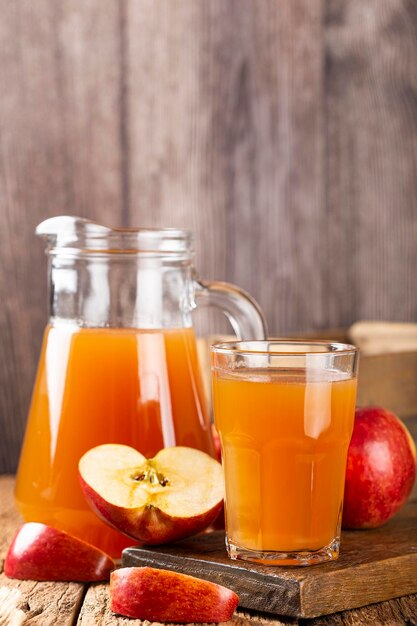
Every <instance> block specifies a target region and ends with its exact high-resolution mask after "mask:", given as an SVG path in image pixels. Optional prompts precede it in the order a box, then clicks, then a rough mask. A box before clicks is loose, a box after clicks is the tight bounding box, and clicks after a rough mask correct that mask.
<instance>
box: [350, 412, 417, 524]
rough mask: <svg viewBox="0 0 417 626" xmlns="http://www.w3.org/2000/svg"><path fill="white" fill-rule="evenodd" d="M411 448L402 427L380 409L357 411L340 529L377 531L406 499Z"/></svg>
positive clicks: (411, 477) (413, 457) (413, 465)
mask: <svg viewBox="0 0 417 626" xmlns="http://www.w3.org/2000/svg"><path fill="white" fill-rule="evenodd" d="M415 477H416V447H415V444H414V442H413V439H412V437H411V435H410V433H409V432H408V430H407V428H406V427H405V426H404V424H403V423H402V422H401V421H400V420H399V419H398V417H397V416H396V415H394V414H393V413H390V412H389V411H387V410H386V409H383V408H381V407H375V406H373V407H365V408H359V409H356V413H355V424H354V429H353V435H352V439H351V442H350V446H349V452H348V459H347V467H346V483H345V497H344V505H343V523H342V525H343V528H376V527H377V526H381V525H382V524H384V523H385V522H387V521H388V520H389V519H391V517H392V516H393V515H395V513H396V512H397V511H398V510H399V509H400V508H401V507H402V505H403V504H404V503H405V502H406V500H407V498H408V496H409V495H410V492H411V489H412V487H413V484H414V480H415Z"/></svg>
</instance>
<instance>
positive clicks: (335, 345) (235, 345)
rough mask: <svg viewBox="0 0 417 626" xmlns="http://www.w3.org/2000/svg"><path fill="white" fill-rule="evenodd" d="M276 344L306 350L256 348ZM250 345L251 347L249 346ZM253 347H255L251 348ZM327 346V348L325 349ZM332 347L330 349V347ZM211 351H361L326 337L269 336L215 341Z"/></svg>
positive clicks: (254, 353) (311, 353) (283, 353)
mask: <svg viewBox="0 0 417 626" xmlns="http://www.w3.org/2000/svg"><path fill="white" fill-rule="evenodd" d="M266 343H268V344H275V345H277V346H279V345H281V346H299V347H303V346H305V348H306V349H305V350H296V351H291V350H279V349H275V350H274V349H272V350H271V349H268V350H265V349H256V347H257V346H260V345H265V344H266ZM248 346H249V347H248ZM252 347H253V349H251V348H252ZM308 347H311V348H313V347H316V348H320V347H322V348H323V349H322V350H314V351H313V350H308ZM325 348H327V349H325ZM329 348H330V349H329ZM210 351H211V352H213V353H214V354H228V355H232V354H241V355H243V356H286V357H291V358H294V357H303V356H307V355H308V356H309V357H310V356H318V357H319V356H323V355H324V354H327V355H329V354H337V355H354V354H358V353H359V348H357V347H356V346H354V345H352V344H349V343H343V342H340V341H332V340H324V339H291V338H274V337H272V338H268V339H251V340H249V341H240V340H238V341H223V342H220V343H214V344H212V345H211V346H210Z"/></svg>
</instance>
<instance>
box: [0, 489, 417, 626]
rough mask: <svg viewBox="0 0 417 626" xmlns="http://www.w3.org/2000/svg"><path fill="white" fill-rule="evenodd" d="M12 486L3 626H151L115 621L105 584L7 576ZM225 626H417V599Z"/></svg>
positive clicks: (6, 503) (3, 513)
mask: <svg viewBox="0 0 417 626" xmlns="http://www.w3.org/2000/svg"><path fill="white" fill-rule="evenodd" d="M13 482H14V480H13V477H11V476H2V477H0V529H1V533H0V571H1V574H0V626H20V625H21V624H24V625H25V626H26V625H28V626H29V625H30V626H98V625H100V626H110V625H111V626H122V625H124V626H126V625H127V624H129V625H130V626H139V625H140V624H144V625H146V626H149V622H142V621H141V620H134V619H128V618H121V617H116V616H115V615H114V614H113V613H111V611H110V610H109V609H108V585H107V584H92V585H86V584H81V583H48V582H33V581H18V580H12V579H10V578H7V577H6V576H5V574H4V573H3V563H4V557H5V554H6V551H7V547H8V545H9V544H10V542H11V540H12V538H13V535H14V533H15V531H16V529H17V527H18V526H19V524H20V522H21V520H20V518H19V515H18V513H17V511H16V509H15V506H14V502H13ZM416 574H417V573H416ZM369 582H370V584H372V581H369ZM329 593H331V589H329ZM227 624H228V626H232V624H233V625H234V626H252V625H253V626H268V625H271V626H272V625H273V626H280V625H299V626H301V625H302V626H357V625H367V626H368V625H369V626H371V625H372V626H377V625H381V626H383V625H385V626H414V625H417V594H415V595H412V596H404V597H402V598H398V599H397V600H391V601H389V602H381V603H380V604H374V605H371V606H368V607H364V608H361V609H356V610H353V611H345V612H343V613H337V614H334V615H329V616H327V617H322V618H316V619H312V620H294V619H289V618H281V619H277V618H276V617H275V616H274V617H268V615H266V614H257V613H254V612H251V613H250V614H249V613H247V612H242V611H237V612H236V614H235V615H234V618H233V620H231V621H230V622H228V623H227Z"/></svg>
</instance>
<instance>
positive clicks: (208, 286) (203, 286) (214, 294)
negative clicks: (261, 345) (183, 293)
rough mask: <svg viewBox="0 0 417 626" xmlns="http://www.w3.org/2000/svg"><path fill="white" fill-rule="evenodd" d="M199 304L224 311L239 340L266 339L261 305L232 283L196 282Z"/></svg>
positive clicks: (266, 334)
mask: <svg viewBox="0 0 417 626" xmlns="http://www.w3.org/2000/svg"><path fill="white" fill-rule="evenodd" d="M195 296H196V300H197V303H198V304H202V305H203V306H215V307H218V308H219V309H221V310H222V311H223V313H224V314H225V315H226V317H227V319H228V320H229V322H230V324H231V326H232V328H233V330H234V332H235V334H236V336H237V337H238V339H241V340H243V341H245V340H250V339H266V338H267V336H268V333H267V326H266V320H265V317H264V314H263V313H262V310H261V308H260V306H259V304H258V303H257V302H256V301H255V300H254V299H253V298H252V297H251V296H250V295H249V294H248V293H246V291H244V290H243V289H240V287H236V286H235V285H231V284H230V283H223V282H212V281H204V280H196V281H195Z"/></svg>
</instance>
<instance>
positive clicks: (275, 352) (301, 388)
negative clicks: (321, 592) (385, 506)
mask: <svg viewBox="0 0 417 626" xmlns="http://www.w3.org/2000/svg"><path fill="white" fill-rule="evenodd" d="M357 367H358V351H357V349H356V348H355V347H354V346H351V345H346V344H341V343H333V342H320V341H315V342H312V341H308V342H305V341H290V340H269V341H237V342H232V343H222V344H217V345H214V346H213V347H212V379H213V406H214V417H215V424H216V427H217V429H218V431H219V434H220V440H221V448H222V459H223V465H224V473H225V487H226V545H227V550H228V553H229V556H230V557H231V558H232V559H245V560H249V561H257V562H261V563H265V564H271V565H310V564H314V563H320V562H323V561H328V560H332V559H336V558H337V557H338V554H339V544H340V527H341V519H342V504H343V492H344V481H345V471H346V459H347V452H348V447H349V442H350V438H351V435H352V430H353V421H354V412H355V398H356V376H357Z"/></svg>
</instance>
